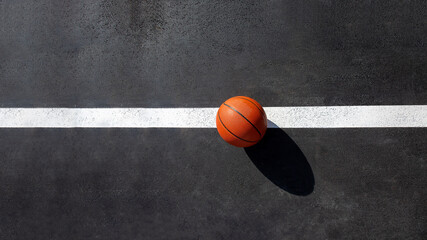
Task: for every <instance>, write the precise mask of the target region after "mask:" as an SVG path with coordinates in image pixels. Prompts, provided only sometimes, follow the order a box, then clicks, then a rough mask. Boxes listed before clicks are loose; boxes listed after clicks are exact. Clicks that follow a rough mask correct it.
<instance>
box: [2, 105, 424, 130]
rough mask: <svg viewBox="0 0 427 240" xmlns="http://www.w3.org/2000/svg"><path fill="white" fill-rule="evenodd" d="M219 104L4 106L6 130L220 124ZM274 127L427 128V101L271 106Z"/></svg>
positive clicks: (3, 124)
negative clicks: (211, 106) (91, 106)
mask: <svg viewBox="0 0 427 240" xmlns="http://www.w3.org/2000/svg"><path fill="white" fill-rule="evenodd" d="M217 110H218V108H0V128H216V123H215V116H216V113H217ZM264 110H265V112H266V114H267V117H268V119H269V121H270V122H269V127H270V128H277V127H279V128H397V127H400V128H405V127H427V105H391V106H384V105H383V106H328V107H323V106H316V107H265V108H264Z"/></svg>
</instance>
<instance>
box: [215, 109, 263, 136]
mask: <svg viewBox="0 0 427 240" xmlns="http://www.w3.org/2000/svg"><path fill="white" fill-rule="evenodd" d="M218 118H219V121H220V122H221V124H222V126H223V127H224V128H225V129H227V131H228V132H229V133H231V134H232V135H233V136H235V137H236V138H238V139H240V140H242V141H245V142H256V141H249V140H245V139H243V138H241V137H238V136H237V135H235V134H234V133H232V132H231V131H230V130H229V129H228V128H227V127H226V126H225V124H224V123H223V122H222V120H221V115H219V113H218Z"/></svg>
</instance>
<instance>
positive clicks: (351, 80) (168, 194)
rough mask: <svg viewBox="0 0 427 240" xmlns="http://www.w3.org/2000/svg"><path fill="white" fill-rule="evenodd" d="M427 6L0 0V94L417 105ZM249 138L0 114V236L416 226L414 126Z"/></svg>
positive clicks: (157, 101)
mask: <svg viewBox="0 0 427 240" xmlns="http://www.w3.org/2000/svg"><path fill="white" fill-rule="evenodd" d="M426 21H427V2H426V1H397V0H390V1H370V0H369V1H368V0H362V1H351V2H348V1H345V2H343V1H331V0H322V1H320V0H318V1H314V0H312V1H278V0H275V1H270V0H268V1H252V0H247V1H154V0H149V1H135V0H127V1H112V0H103V1H101V0H94V1H83V0H80V1H78V0H70V1H53V0H52V1H48V0H43V1H29V0H3V1H1V0H0V107H217V106H219V105H220V104H221V103H222V102H223V101H224V100H226V99H227V98H229V97H232V96H235V95H247V96H250V97H252V98H254V99H256V100H257V101H259V102H260V103H261V104H262V105H263V106H319V105H320V106H329V105H374V104H378V105H394V104H399V105H400V104H403V105H414V104H424V105H425V104H427V81H426V79H427V61H426V59H427V57H426V55H427V47H426V46H427V45H426V36H427V28H426V24H427V22H426ZM266 136H267V137H268V136H269V137H268V138H266V139H264V140H263V141H264V142H262V143H260V144H264V146H265V147H259V148H258V149H257V148H252V149H246V150H245V149H240V148H234V147H231V146H229V145H227V144H226V143H224V142H223V141H222V140H221V139H220V137H219V135H218V134H217V132H216V130H215V129H0V239H123V240H129V239H425V236H426V235H427V221H426V217H427V206H426V204H425V203H426V202H427V188H426V183H427V175H426V172H427V171H426V170H427V165H426V159H427V148H426V146H427V129H426V128H419V129H415V128H407V129H283V131H282V130H279V129H275V130H271V129H269V130H268V132H267V135H266ZM278 139H279V140H280V141H279V140H278ZM259 146H262V145H259ZM260 153H262V154H260ZM264 153H265V154H264ZM265 156H267V157H265ZM263 158H268V159H263ZM281 159H283V161H281ZM270 160H271V161H270ZM290 169H291V170H290Z"/></svg>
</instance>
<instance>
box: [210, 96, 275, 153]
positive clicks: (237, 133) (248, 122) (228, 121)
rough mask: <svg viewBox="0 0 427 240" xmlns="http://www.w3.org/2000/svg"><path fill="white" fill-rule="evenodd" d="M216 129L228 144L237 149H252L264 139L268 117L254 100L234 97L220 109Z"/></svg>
mask: <svg viewBox="0 0 427 240" xmlns="http://www.w3.org/2000/svg"><path fill="white" fill-rule="evenodd" d="M216 128H217V129H218V133H219V135H220V136H221V137H222V138H223V139H224V140H225V141H226V142H227V143H229V144H231V145H233V146H236V147H250V146H252V145H255V144H256V143H257V142H259V141H260V140H261V139H262V137H264V134H265V132H266V130H267V115H266V114H265V112H264V109H263V108H262V106H261V104H259V103H258V102H257V101H255V100H254V99H252V98H250V97H244V96H236V97H232V98H230V99H228V100H227V101H225V102H224V103H223V104H221V106H220V107H219V109H218V113H217V114H216Z"/></svg>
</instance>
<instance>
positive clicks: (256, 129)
mask: <svg viewBox="0 0 427 240" xmlns="http://www.w3.org/2000/svg"><path fill="white" fill-rule="evenodd" d="M224 105H225V106H227V107H229V108H230V109H231V110H233V111H235V112H236V113H238V114H239V115H240V116H242V117H243V118H244V119H246V121H248V123H250V124H251V125H252V127H254V128H255V130H256V131H257V132H258V133H259V135H260V136H262V134H261V132H260V131H259V130H258V128H256V127H255V125H253V124H252V123H251V121H249V120H248V119H247V118H246V117H245V116H243V114H241V113H240V112H239V111H237V110H236V109H234V108H233V107H231V106H229V105H228V104H225V103H224Z"/></svg>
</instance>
